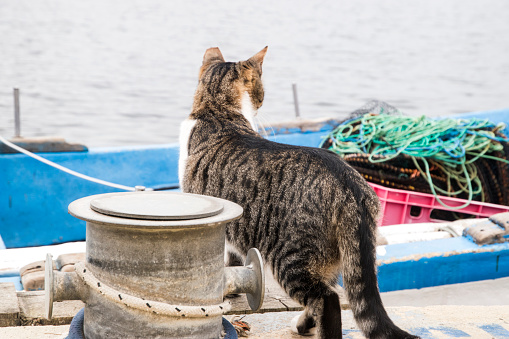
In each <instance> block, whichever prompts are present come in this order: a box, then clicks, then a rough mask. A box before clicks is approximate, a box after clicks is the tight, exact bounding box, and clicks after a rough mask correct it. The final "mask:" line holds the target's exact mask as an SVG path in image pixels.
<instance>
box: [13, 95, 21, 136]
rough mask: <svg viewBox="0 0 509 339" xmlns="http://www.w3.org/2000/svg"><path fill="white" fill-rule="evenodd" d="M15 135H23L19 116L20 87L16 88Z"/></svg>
mask: <svg viewBox="0 0 509 339" xmlns="http://www.w3.org/2000/svg"><path fill="white" fill-rule="evenodd" d="M14 136H15V137H20V136H21V121H20V117H19V89H18V88H14Z"/></svg>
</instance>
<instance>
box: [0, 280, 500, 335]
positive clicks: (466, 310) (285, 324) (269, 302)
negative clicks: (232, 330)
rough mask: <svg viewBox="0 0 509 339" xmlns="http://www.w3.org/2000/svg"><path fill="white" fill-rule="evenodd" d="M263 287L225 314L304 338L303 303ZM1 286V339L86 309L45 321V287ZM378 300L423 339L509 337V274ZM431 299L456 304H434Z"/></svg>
mask: <svg viewBox="0 0 509 339" xmlns="http://www.w3.org/2000/svg"><path fill="white" fill-rule="evenodd" d="M9 285H10V286H9ZM265 287H266V288H265V300H264V303H263V306H262V308H261V309H260V310H259V311H258V312H257V313H253V311H252V310H251V309H250V308H249V306H248V305H247V301H246V298H245V296H244V295H240V296H238V297H235V298H230V300H231V302H232V306H233V307H232V311H231V312H230V313H229V314H227V315H226V316H225V317H226V318H227V319H228V320H230V321H232V320H234V319H242V321H245V322H247V323H249V324H250V325H251V331H250V332H249V335H248V338H268V339H271V338H274V339H283V338H285V339H286V338H288V339H296V338H303V337H301V336H298V335H296V334H293V333H292V332H291V330H290V321H291V319H292V318H293V317H295V316H296V315H298V314H299V313H300V312H299V310H301V309H302V307H301V306H300V305H299V304H297V303H296V302H294V301H293V300H291V299H290V298H289V297H288V296H287V295H286V294H285V293H284V292H283V291H282V290H281V288H280V287H279V286H278V285H277V284H276V283H275V282H274V280H273V279H272V278H271V277H269V276H268V277H267V279H266V286H265ZM0 290H1V293H0V324H1V325H0V326H3V327H0V338H1V339H20V338H23V339H32V338H33V339H36V338H37V339H39V338H41V339H47V338H48V339H49V338H53V339H60V338H62V339H63V338H65V337H66V336H67V334H68V333H69V325H68V324H69V323H70V321H71V320H72V317H73V316H74V315H75V314H76V313H77V312H78V310H79V309H81V308H82V307H84V304H83V303H82V302H81V301H76V300H71V301H64V302H58V303H55V304H54V318H53V319H52V320H47V319H45V318H44V316H43V314H44V291H34V292H16V291H15V290H14V287H13V286H12V284H0ZM382 299H383V301H384V304H385V305H386V306H388V307H387V311H388V313H389V315H390V317H391V319H392V320H393V321H394V322H395V323H396V324H397V325H398V326H400V327H402V328H404V329H406V330H407V331H410V332H411V333H414V334H417V335H419V336H421V338H423V339H435V338H436V339H445V338H472V339H484V338H495V339H501V338H509V278H503V279H496V280H488V281H480V282H472V283H466V284H455V285H446V286H441V287H432V288H424V289H420V290H406V291H395V292H388V293H382ZM434 302H435V303H450V304H454V305H433V303H434ZM476 302H479V303H481V302H482V303H483V304H484V305H483V306H478V305H476V304H475V303H476ZM409 305H411V306H409ZM341 307H342V309H343V312H342V319H343V337H344V338H345V339H357V338H364V336H363V335H362V334H361V333H360V331H359V330H358V329H357V326H356V324H355V321H354V320H353V316H352V312H351V311H350V310H349V305H348V303H347V300H346V298H345V297H344V296H343V298H342V304H341ZM260 312H262V313H260ZM37 325H39V326H37ZM307 338H312V337H307Z"/></svg>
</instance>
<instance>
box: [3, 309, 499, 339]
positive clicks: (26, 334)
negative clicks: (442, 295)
mask: <svg viewBox="0 0 509 339" xmlns="http://www.w3.org/2000/svg"><path fill="white" fill-rule="evenodd" d="M387 310H388V312H389V315H390V317H391V318H392V319H393V320H394V322H395V323H397V324H398V325H399V326H400V327H402V328H404V329H406V330H408V331H410V332H412V333H413V334H417V335H419V336H421V338H423V339H448V338H472V339H491V338H496V339H499V338H509V306H443V305H441V306H427V307H388V308H387ZM298 314H299V312H269V313H263V314H247V315H241V316H237V315H229V316H227V318H228V319H229V320H232V319H233V318H239V317H243V318H242V320H243V321H245V322H248V323H249V324H250V325H251V331H250V332H249V333H248V338H268V339H269V338H270V339H296V338H302V337H301V336H298V335H296V334H293V333H292V332H291V331H290V328H289V323H290V321H291V319H292V318H293V317H295V316H296V315H298ZM342 317H343V338H345V339H357V338H364V336H363V335H362V334H361V333H360V332H359V330H358V329H357V326H356V325H355V322H354V320H353V317H352V312H351V311H350V310H346V311H343V313H342ZM68 332H69V325H60V326H18V327H4V328H1V329H0V338H2V339H21V338H26V339H29V338H34V339H35V338H40V339H50V338H52V339H57V338H58V339H61V338H65V337H66V335H67V333H68ZM308 338H310V337H308Z"/></svg>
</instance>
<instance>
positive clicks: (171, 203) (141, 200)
mask: <svg viewBox="0 0 509 339" xmlns="http://www.w3.org/2000/svg"><path fill="white" fill-rule="evenodd" d="M90 208H91V209H92V210H94V211H95V212H98V213H101V214H105V215H108V216H114V217H121V218H130V219H141V220H189V219H199V218H206V217H211V216H214V215H217V214H219V213H221V212H222V211H223V203H222V201H221V200H219V199H214V198H212V197H207V196H202V195H195V194H185V193H174V192H172V193H165V192H150V191H148V192H135V193H132V192H126V193H117V194H111V195H103V196H99V197H97V198H95V199H93V200H91V201H90Z"/></svg>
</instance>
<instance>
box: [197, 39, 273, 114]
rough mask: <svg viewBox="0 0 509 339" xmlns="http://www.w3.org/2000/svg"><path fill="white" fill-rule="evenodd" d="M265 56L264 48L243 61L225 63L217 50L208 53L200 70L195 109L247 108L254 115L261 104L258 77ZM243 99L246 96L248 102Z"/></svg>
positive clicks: (260, 87) (265, 50)
mask: <svg viewBox="0 0 509 339" xmlns="http://www.w3.org/2000/svg"><path fill="white" fill-rule="evenodd" d="M266 53H267V47H265V48H264V49H262V50H261V51H260V52H258V53H256V54H255V55H254V56H252V57H251V58H249V59H247V60H245V61H239V62H225V60H224V58H223V55H222V54H221V51H220V50H219V48H217V47H213V48H209V49H207V50H206V51H205V55H204V56H203V64H202V66H201V68H200V73H199V84H198V89H197V92H196V96H195V105H196V104H198V105H200V106H201V105H202V104H205V103H210V104H218V105H222V106H223V107H226V106H229V107H232V108H233V107H235V108H241V109H242V110H243V111H244V110H245V107H242V106H243V105H246V104H250V105H251V106H252V107H250V109H252V110H253V111H254V112H256V110H257V109H259V108H260V107H261V106H262V103H263V96H264V92H263V84H262V79H261V77H262V64H263V58H264V57H265V54H266ZM246 95H248V96H249V101H248V102H246V98H247V96H246ZM197 101H198V102H197Z"/></svg>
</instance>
